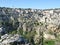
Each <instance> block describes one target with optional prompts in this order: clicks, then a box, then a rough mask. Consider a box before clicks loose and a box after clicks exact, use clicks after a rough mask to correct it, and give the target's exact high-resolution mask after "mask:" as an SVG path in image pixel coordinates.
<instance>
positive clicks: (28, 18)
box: [0, 7, 60, 43]
mask: <svg viewBox="0 0 60 45" xmlns="http://www.w3.org/2000/svg"><path fill="white" fill-rule="evenodd" d="M21 30H23V32H22V33H21ZM14 31H15V32H14ZM19 31H20V32H19ZM31 31H32V32H33V31H35V32H36V33H37V34H36V35H34V41H35V43H37V42H39V39H40V36H41V35H40V33H41V31H42V32H44V33H43V35H44V38H45V39H55V38H56V37H57V36H58V35H59V34H60V9H59V8H57V9H44V10H40V9H30V8H28V9H23V8H5V7H0V36H2V35H4V34H12V33H13V34H15V33H18V34H20V35H21V34H25V32H31ZM35 32H34V33H35ZM31 35H33V33H31ZM3 41H5V40H3Z"/></svg>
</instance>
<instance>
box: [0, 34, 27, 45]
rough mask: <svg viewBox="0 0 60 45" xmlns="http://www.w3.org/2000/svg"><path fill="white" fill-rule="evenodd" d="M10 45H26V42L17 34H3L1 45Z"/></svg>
mask: <svg viewBox="0 0 60 45" xmlns="http://www.w3.org/2000/svg"><path fill="white" fill-rule="evenodd" d="M11 43H13V45H14V44H16V45H17V44H18V43H21V44H28V41H27V40H26V39H25V38H23V37H22V36H19V35H18V34H15V35H8V34H5V35H3V36H1V40H0V44H1V45H11Z"/></svg>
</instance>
